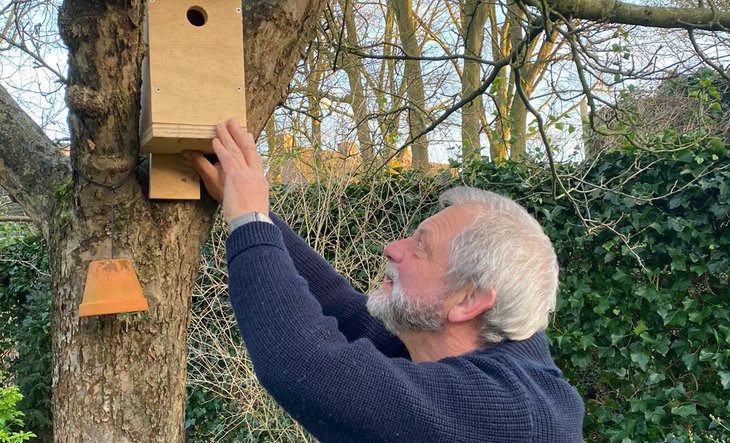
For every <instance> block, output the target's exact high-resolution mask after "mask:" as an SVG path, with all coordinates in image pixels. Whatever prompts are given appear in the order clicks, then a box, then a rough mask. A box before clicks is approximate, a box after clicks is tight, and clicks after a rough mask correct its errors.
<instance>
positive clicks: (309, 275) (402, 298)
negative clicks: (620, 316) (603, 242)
mask: <svg viewBox="0 0 730 443" xmlns="http://www.w3.org/2000/svg"><path fill="white" fill-rule="evenodd" d="M213 148H214V150H215V153H216V155H217V156H218V159H219V162H220V163H219V164H218V165H212V164H211V163H209V162H208V161H207V160H206V159H205V158H204V157H203V156H202V155H201V154H199V153H187V154H186V156H187V157H188V158H189V159H190V160H191V161H192V163H193V164H194V165H195V167H196V169H197V170H198V172H199V173H200V175H201V176H202V178H203V181H204V182H205V184H206V187H207V189H208V190H209V192H210V193H211V195H213V196H214V197H215V198H217V199H218V200H219V201H220V200H222V203H223V211H224V215H225V217H226V219H227V220H228V221H229V228H230V236H229V238H228V242H227V254H228V270H229V286H230V296H231V303H232V304H233V308H234V311H235V313H236V318H237V320H238V324H239V327H240V330H241V334H242V336H243V339H244V342H245V344H246V346H247V348H248V351H249V353H250V355H251V359H252V361H253V364H254V369H255V371H256V374H257V376H258V377H259V380H260V381H261V383H262V384H263V385H264V387H266V389H267V390H268V391H269V392H270V393H271V395H272V396H273V397H274V398H275V399H276V400H277V401H278V402H279V403H280V404H281V405H282V406H283V407H284V409H286V410H287V411H288V412H289V413H290V414H291V415H292V416H293V417H294V418H295V419H296V420H297V421H299V422H300V423H301V424H302V425H303V426H304V427H305V428H306V429H307V430H309V431H310V432H311V433H312V434H313V435H314V436H315V437H317V438H318V439H320V440H321V441H323V442H418V443H427V442H449V443H451V442H487V441H490V442H492V441H493V442H548V441H549V442H560V443H566V442H576V441H582V433H581V428H582V421H583V413H584V409H583V402H582V400H581V398H580V397H579V395H578V393H577V392H576V391H575V389H574V388H573V387H572V386H571V385H570V384H568V382H567V381H566V380H565V379H564V378H563V376H562V373H561V371H560V370H559V369H558V368H557V367H556V366H555V363H554V362H553V360H552V357H551V356H550V351H549V349H548V344H547V340H546V337H545V334H544V332H543V331H544V329H545V328H546V327H547V323H548V318H549V315H550V312H551V311H552V310H553V309H554V307H555V297H556V291H557V278H558V265H557V262H556V258H555V253H554V251H553V247H552V245H551V243H550V240H548V238H547V237H546V236H545V234H544V233H543V232H542V229H541V228H540V226H539V224H538V223H537V222H536V221H535V220H534V219H533V218H532V217H531V216H530V215H529V214H528V213H527V212H526V211H525V210H524V209H523V208H522V207H521V206H519V205H518V204H516V203H515V202H513V201H511V200H509V199H507V198H505V197H502V196H499V195H497V194H494V193H491V192H486V191H481V190H478V189H470V188H455V189H452V190H450V191H447V192H446V193H444V195H443V196H442V198H441V201H442V203H443V205H444V206H445V208H444V209H443V210H441V211H440V212H438V213H437V214H436V215H434V216H432V217H431V218H429V219H427V220H425V221H424V222H423V223H421V225H420V226H419V228H418V229H417V230H416V232H415V233H414V234H413V235H412V236H411V237H409V238H406V239H403V240H400V241H397V242H394V243H391V244H389V245H387V246H386V247H385V256H386V259H387V267H386V274H387V278H386V281H385V282H384V283H383V284H382V285H381V286H380V287H379V288H377V289H376V290H375V292H374V293H373V294H371V295H370V296H369V297H365V296H364V295H362V294H360V293H358V292H357V291H355V290H354V289H353V288H352V287H351V286H350V284H349V283H348V282H347V281H346V280H345V278H343V277H341V276H339V275H338V274H337V273H336V272H335V271H334V270H333V269H332V267H331V266H330V265H329V264H328V263H327V262H326V261H325V260H324V259H323V258H322V257H320V256H319V255H318V254H317V253H316V252H314V251H313V250H312V249H311V248H310V247H309V246H308V245H306V243H305V242H304V241H303V240H302V239H301V238H299V237H298V236H297V235H296V234H295V233H294V232H293V231H292V230H291V229H290V228H289V227H288V226H286V224H284V223H283V222H282V221H281V220H280V219H278V218H277V217H276V216H275V215H271V218H269V192H268V184H267V182H266V178H265V175H264V170H263V167H262V164H261V159H260V157H259V156H258V154H257V153H256V149H255V143H254V140H253V137H252V136H251V134H249V133H247V132H245V131H243V130H242V129H241V128H240V126H239V125H238V124H237V123H236V122H235V121H232V120H231V121H228V122H227V123H226V124H221V125H219V126H218V127H217V138H216V139H215V140H214V141H213Z"/></svg>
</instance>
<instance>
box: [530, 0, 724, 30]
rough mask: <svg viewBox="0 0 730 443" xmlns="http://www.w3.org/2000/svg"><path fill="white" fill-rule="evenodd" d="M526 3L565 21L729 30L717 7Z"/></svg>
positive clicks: (576, 0) (606, 0)
mask: <svg viewBox="0 0 730 443" xmlns="http://www.w3.org/2000/svg"><path fill="white" fill-rule="evenodd" d="M523 1H524V3H525V4H527V5H530V6H534V7H536V8H539V9H543V6H544V5H547V7H549V8H550V9H551V10H553V11H555V12H558V13H560V14H561V15H563V16H564V17H566V18H569V19H570V18H579V19H584V20H591V21H594V22H608V23H616V24H619V23H620V24H624V25H638V26H647V27H650V28H682V29H703V30H706V31H727V30H728V29H729V28H730V12H728V11H720V10H718V9H717V8H669V7H663V6H646V5H637V4H631V3H626V2H622V1H618V0H547V1H545V2H544V3H543V2H542V1H540V0H523Z"/></svg>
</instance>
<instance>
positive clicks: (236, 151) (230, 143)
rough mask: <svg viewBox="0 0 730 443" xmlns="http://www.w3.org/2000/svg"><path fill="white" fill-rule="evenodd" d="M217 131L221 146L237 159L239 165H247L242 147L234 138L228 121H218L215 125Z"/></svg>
mask: <svg viewBox="0 0 730 443" xmlns="http://www.w3.org/2000/svg"><path fill="white" fill-rule="evenodd" d="M215 133H216V135H217V136H218V137H217V140H218V141H219V142H220V144H221V146H222V147H223V148H225V149H226V150H227V151H228V152H229V153H230V154H231V157H232V158H233V159H234V160H235V162H236V164H237V165H238V166H239V167H243V166H245V165H246V159H245V158H244V156H243V154H242V153H241V149H240V148H239V147H238V144H237V143H236V140H234V139H233V136H232V135H231V132H230V130H229V127H228V125H227V124H226V123H218V124H217V125H216V127H215ZM213 142H215V140H213ZM214 149H215V148H214Z"/></svg>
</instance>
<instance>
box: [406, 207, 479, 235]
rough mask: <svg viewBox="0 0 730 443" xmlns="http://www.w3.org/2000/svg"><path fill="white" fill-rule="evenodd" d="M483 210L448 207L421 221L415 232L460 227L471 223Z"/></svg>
mask: <svg viewBox="0 0 730 443" xmlns="http://www.w3.org/2000/svg"><path fill="white" fill-rule="evenodd" d="M483 210H484V208H482V207H480V206H477V205H456V206H449V207H446V208H444V209H442V210H441V211H439V212H437V213H436V214H434V215H432V216H431V217H429V218H427V219H426V220H424V221H422V222H421V224H420V225H418V229H417V231H431V230H433V229H441V228H456V227H461V226H464V225H466V224H469V223H471V222H472V221H473V220H474V219H475V218H476V216H477V214H478V213H479V212H480V211H483Z"/></svg>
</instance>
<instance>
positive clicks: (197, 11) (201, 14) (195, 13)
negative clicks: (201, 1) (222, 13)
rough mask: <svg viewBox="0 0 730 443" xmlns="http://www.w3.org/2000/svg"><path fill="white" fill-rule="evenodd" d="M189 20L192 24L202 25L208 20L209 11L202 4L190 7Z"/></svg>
mask: <svg viewBox="0 0 730 443" xmlns="http://www.w3.org/2000/svg"><path fill="white" fill-rule="evenodd" d="M187 16H188V21H189V22H190V24H191V25H193V26H197V27H201V26H204V25H205V23H206V22H207V21H208V13H207V12H205V9H203V8H201V7H200V6H191V7H190V8H189V9H188V14H187Z"/></svg>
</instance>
